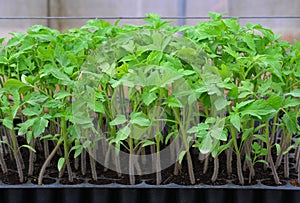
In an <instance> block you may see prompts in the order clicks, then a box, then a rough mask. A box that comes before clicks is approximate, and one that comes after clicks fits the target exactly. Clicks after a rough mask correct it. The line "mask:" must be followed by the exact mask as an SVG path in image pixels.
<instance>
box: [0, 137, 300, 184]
mask: <svg viewBox="0 0 300 203" xmlns="http://www.w3.org/2000/svg"><path fill="white" fill-rule="evenodd" d="M19 142H20V144H22V143H23V142H24V144H25V143H26V141H25V139H23V140H22V139H21V138H19ZM49 147H50V151H51V150H52V149H53V144H52V143H50V142H49ZM21 155H22V157H23V161H24V164H25V169H24V170H23V173H24V177H25V181H24V182H26V181H27V180H29V181H31V182H32V183H33V184H37V178H38V175H39V171H40V169H41V167H42V164H43V163H44V161H45V157H44V155H43V153H42V152H41V153H39V152H38V153H37V156H36V161H35V162H34V173H33V175H32V176H29V177H27V172H28V165H29V163H28V160H29V153H28V150H26V149H25V148H22V149H21ZM59 157H60V155H56V156H55V157H54V159H53V160H52V162H51V164H50V165H49V167H48V168H47V170H46V172H45V174H44V179H43V184H52V183H54V182H55V181H56V180H55V178H58V171H57V160H58V159H59ZM70 157H73V156H72V155H70ZM192 159H193V160H192V161H193V171H194V176H195V184H196V185H199V184H206V185H207V184H208V185H224V184H226V183H228V182H232V183H233V184H236V185H239V181H238V178H237V170H236V158H235V156H233V159H232V173H231V176H229V175H228V174H227V165H226V155H225V153H223V154H221V155H220V156H219V172H218V178H217V180H216V181H215V182H212V181H211V177H212V174H213V171H214V166H213V161H212V160H210V161H209V165H208V168H207V170H206V172H205V173H204V171H203V170H204V161H199V160H198V155H197V154H193V153H192ZM5 161H6V164H7V167H8V168H9V169H10V170H9V173H8V174H3V173H2V172H0V179H1V180H2V182H3V183H5V184H20V182H19V176H18V173H17V170H16V164H15V162H14V161H11V160H10V159H9V156H6V157H5ZM291 161H292V160H291ZM70 164H71V166H72V172H73V177H75V178H74V181H73V182H70V181H68V179H67V178H68V174H67V172H66V171H65V172H64V173H63V176H62V178H61V179H60V181H59V182H60V183H61V184H71V185H74V184H80V183H82V182H83V179H84V178H85V179H87V180H89V181H88V182H89V183H90V184H98V185H102V184H110V183H119V184H124V185H129V184H130V181H129V176H128V175H123V174H122V175H120V174H118V173H116V172H114V171H112V170H104V167H103V166H101V165H100V164H97V167H96V171H97V175H98V179H97V180H96V181H94V180H92V175H91V170H90V163H89V158H88V156H87V163H86V173H85V174H84V175H82V173H81V165H80V164H81V162H80V161H79V168H77V169H75V168H74V160H73V159H70ZM254 169H255V177H254V178H253V180H252V183H251V185H252V184H256V183H257V180H269V181H264V182H263V184H266V185H271V186H273V185H275V183H274V181H273V176H272V173H271V170H270V169H269V168H267V169H266V168H265V166H264V164H262V163H257V164H256V165H255V166H254ZM293 171H294V169H291V170H290V172H291V176H290V177H291V178H290V180H286V181H288V182H290V183H291V184H292V185H294V186H300V184H299V183H297V178H296V177H295V176H294V175H292V174H293V173H294V172H295V171H294V172H293ZM277 172H278V175H279V177H280V179H281V180H284V175H283V174H284V173H283V165H281V166H280V167H279V168H278V170H277ZM295 174H296V172H295ZM243 176H244V178H245V183H244V185H250V184H249V182H248V180H247V177H248V176H249V172H248V170H247V171H243ZM48 177H49V178H48ZM161 177H162V178H161V183H160V184H161V185H164V184H170V183H175V184H179V185H191V183H190V178H189V173H188V167H187V162H186V161H183V162H182V166H181V168H180V169H179V171H178V175H174V166H170V167H168V168H166V169H164V170H162V171H161ZM156 181H157V180H156V174H147V175H142V176H138V175H136V176H135V184H139V183H141V182H146V183H148V184H151V185H156V184H157V182H156ZM282 182H283V183H286V182H285V181H282Z"/></svg>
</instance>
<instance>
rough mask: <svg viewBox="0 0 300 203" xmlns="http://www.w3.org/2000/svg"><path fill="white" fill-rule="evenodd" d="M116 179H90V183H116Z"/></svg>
mask: <svg viewBox="0 0 300 203" xmlns="http://www.w3.org/2000/svg"><path fill="white" fill-rule="evenodd" d="M114 182H115V180H112V179H97V180H89V181H88V183H90V184H94V185H107V184H111V183H114Z"/></svg>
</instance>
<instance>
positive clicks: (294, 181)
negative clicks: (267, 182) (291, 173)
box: [290, 179, 300, 187]
mask: <svg viewBox="0 0 300 203" xmlns="http://www.w3.org/2000/svg"><path fill="white" fill-rule="evenodd" d="M290 183H291V185H293V186H297V187H300V183H298V182H297V179H291V181H290Z"/></svg>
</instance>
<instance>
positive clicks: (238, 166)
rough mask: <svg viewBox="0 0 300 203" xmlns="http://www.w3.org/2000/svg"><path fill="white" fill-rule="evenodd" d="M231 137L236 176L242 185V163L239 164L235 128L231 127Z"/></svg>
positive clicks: (239, 158)
mask: <svg viewBox="0 0 300 203" xmlns="http://www.w3.org/2000/svg"><path fill="white" fill-rule="evenodd" d="M231 137H232V140H233V146H234V150H235V153H236V159H237V165H236V167H237V174H238V178H239V183H240V184H241V185H244V176H243V171H242V162H241V154H240V150H239V147H238V143H237V137H236V130H235V128H234V127H233V126H232V127H231Z"/></svg>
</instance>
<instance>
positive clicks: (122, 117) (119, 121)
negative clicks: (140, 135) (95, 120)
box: [109, 114, 127, 126]
mask: <svg viewBox="0 0 300 203" xmlns="http://www.w3.org/2000/svg"><path fill="white" fill-rule="evenodd" d="M126 122H127V119H126V116H125V115H122V114H118V115H117V116H116V118H115V119H114V120H112V121H111V122H109V124H110V125H112V126H114V125H121V124H124V123H126Z"/></svg>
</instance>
